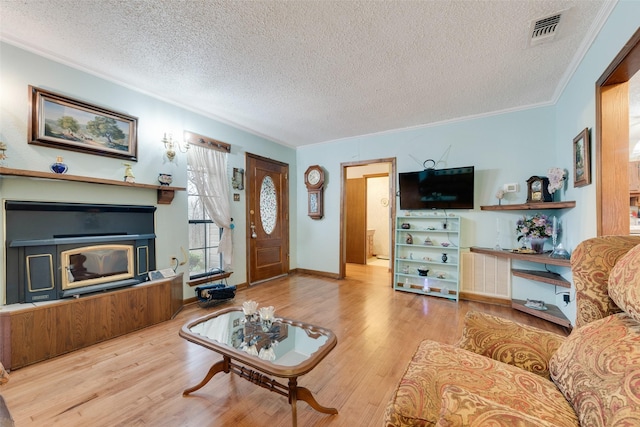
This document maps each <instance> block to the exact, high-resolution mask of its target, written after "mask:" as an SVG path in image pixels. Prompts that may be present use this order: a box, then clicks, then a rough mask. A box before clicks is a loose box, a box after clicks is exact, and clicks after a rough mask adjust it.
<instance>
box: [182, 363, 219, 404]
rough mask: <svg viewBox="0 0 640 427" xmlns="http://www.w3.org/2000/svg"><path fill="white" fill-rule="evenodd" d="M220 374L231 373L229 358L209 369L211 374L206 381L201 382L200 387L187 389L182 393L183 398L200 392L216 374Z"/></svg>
mask: <svg viewBox="0 0 640 427" xmlns="http://www.w3.org/2000/svg"><path fill="white" fill-rule="evenodd" d="M218 372H227V373H228V372H229V358H228V357H226V356H225V357H224V358H223V360H221V361H220V362H217V363H214V364H213V366H211V368H209V372H207V375H206V376H205V377H204V379H203V380H202V381H200V383H199V384H198V385H195V386H193V387H191V388H188V389H186V390H185V391H183V392H182V395H183V396H187V395H189V394H190V393H193V392H194V391H196V390H200V389H201V388H202V387H204V386H205V384H207V383H208V382H209V381H211V378H213V376H214V375H215V374H217V373H218Z"/></svg>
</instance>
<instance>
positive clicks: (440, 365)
mask: <svg viewBox="0 0 640 427" xmlns="http://www.w3.org/2000/svg"><path fill="white" fill-rule="evenodd" d="M571 269H572V273H573V280H574V286H575V290H576V301H577V310H578V313H577V319H576V322H575V323H576V324H575V328H574V329H573V331H572V332H571V334H570V335H569V336H568V337H561V336H559V335H556V334H553V333H550V332H546V331H542V330H539V329H536V328H533V327H530V326H526V325H522V324H518V323H516V322H513V321H510V320H506V319H502V318H499V317H495V316H491V315H488V314H483V313H479V312H470V313H468V315H467V316H466V318H465V325H464V330H463V335H462V337H461V338H460V340H459V341H458V343H457V345H455V346H452V345H446V344H440V343H437V342H433V341H423V342H422V343H421V344H420V345H419V347H418V349H417V351H416V352H415V354H414V356H413V358H412V360H411V362H410V363H409V366H408V367H407V369H406V371H405V373H404V375H403V377H402V379H401V380H400V383H399V385H398V387H397V388H396V390H395V391H394V393H393V396H392V398H391V400H390V401H389V404H388V406H387V409H386V412H385V419H384V425H385V426H437V427H445V426H496V427H498V426H504V427H507V426H522V427H529V426H530V427H541V426H542V427H544V426H640V237H636V236H606V237H597V238H593V239H589V240H586V241H584V242H582V243H580V244H579V245H578V247H577V248H576V250H575V251H574V253H573V255H572V259H571Z"/></svg>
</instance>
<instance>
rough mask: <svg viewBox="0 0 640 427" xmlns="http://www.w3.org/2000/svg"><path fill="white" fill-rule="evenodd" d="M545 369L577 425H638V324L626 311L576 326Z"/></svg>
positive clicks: (639, 389)
mask: <svg viewBox="0 0 640 427" xmlns="http://www.w3.org/2000/svg"><path fill="white" fill-rule="evenodd" d="M549 368H550V371H551V378H552V380H553V381H554V382H555V383H556V384H557V386H558V388H559V389H560V391H562V393H563V394H564V396H565V397H566V398H567V400H568V401H569V402H571V404H572V405H573V408H574V409H575V411H576V412H577V414H578V418H579V420H580V424H581V425H584V426H605V425H606V426H631V425H634V426H636V425H640V323H638V322H637V321H636V320H634V319H633V318H631V317H630V316H628V315H627V314H625V313H618V314H614V315H611V316H609V317H605V318H604V319H600V320H596V321H595V322H592V323H590V324H588V325H585V326H583V327H582V328H579V329H575V330H574V331H573V332H572V333H571V335H570V336H569V337H568V338H567V339H566V340H565V342H564V344H562V345H561V346H560V348H559V349H558V351H557V352H556V353H555V354H554V355H553V356H552V357H551V360H550V362H549Z"/></svg>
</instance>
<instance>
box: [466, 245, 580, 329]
mask: <svg viewBox="0 0 640 427" xmlns="http://www.w3.org/2000/svg"><path fill="white" fill-rule="evenodd" d="M470 251H471V252H476V253H480V254H485V255H493V256H495V257H500V258H509V259H516V260H519V261H526V262H530V263H534V264H548V265H555V266H558V267H566V268H571V261H570V260H568V259H559V258H551V257H549V253H544V254H521V253H518V252H512V251H509V250H496V249H490V248H481V247H477V246H473V247H471V248H470ZM511 274H512V275H514V276H517V277H522V278H524V279H527V280H533V281H536V282H540V283H547V284H549V285H554V286H560V287H563V288H567V289H571V282H569V281H568V280H566V279H565V278H563V277H562V276H561V275H560V274H558V273H554V272H552V271H545V270H529V269H515V268H512V269H511ZM525 303H526V301H523V300H517V299H513V300H511V307H512V308H513V309H515V310H519V311H522V312H525V313H528V314H530V315H532V316H536V317H539V318H541V319H544V320H547V321H549V322H552V323H555V324H557V325H561V326H564V327H565V328H567V329H571V322H570V321H569V319H567V317H566V316H565V315H564V313H563V312H562V310H560V309H559V308H558V307H557V306H555V305H553V304H546V303H545V306H546V307H547V309H546V310H536V309H534V308H530V307H527V306H525Z"/></svg>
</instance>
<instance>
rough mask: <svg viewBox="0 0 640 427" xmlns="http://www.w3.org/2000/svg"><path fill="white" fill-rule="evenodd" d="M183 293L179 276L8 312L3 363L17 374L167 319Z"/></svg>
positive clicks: (0, 353) (3, 319)
mask: <svg viewBox="0 0 640 427" xmlns="http://www.w3.org/2000/svg"><path fill="white" fill-rule="evenodd" d="M181 289H182V274H179V275H177V276H176V277H175V278H173V279H165V280H159V281H156V282H149V283H146V284H143V285H139V286H134V287H130V288H124V289H119V290H115V291H111V292H105V293H102V294H94V295H88V296H85V297H82V298H77V299H75V298H73V299H66V300H61V301H57V302H52V303H47V304H44V305H41V306H37V307H27V308H25V309H24V310H16V311H13V312H4V313H2V315H1V316H0V330H2V332H3V334H2V338H1V339H0V346H1V347H0V357H2V360H1V361H2V363H3V364H4V365H5V367H7V368H9V369H17V368H20V367H23V366H26V365H30V364H33V363H36V362H39V361H42V360H46V359H49V358H51V357H55V356H59V355H61V354H64V353H68V352H70V351H74V350H78V349H81V348H84V347H88V346H90V345H93V344H96V343H98V342H102V341H106V340H108V339H110V338H114V337H117V336H120V335H124V334H127V333H129V332H132V331H135V330H138V329H142V328H145V327H147V326H151V325H153V324H156V323H160V322H163V321H165V320H169V319H171V317H172V316H173V315H174V314H175V312H176V311H177V310H179V308H181V307H177V306H178V304H177V302H176V301H175V300H176V295H178V294H181V292H182V291H181ZM174 308H175V309H177V310H176V311H174ZM5 331H7V332H8V333H6V334H5Z"/></svg>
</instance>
